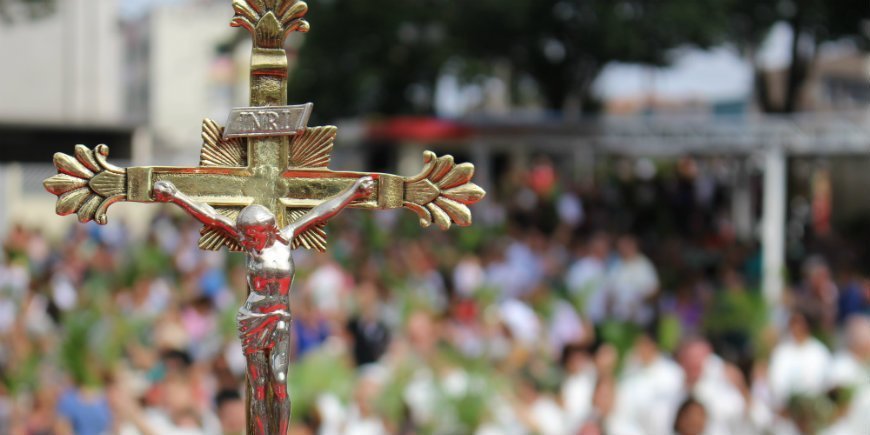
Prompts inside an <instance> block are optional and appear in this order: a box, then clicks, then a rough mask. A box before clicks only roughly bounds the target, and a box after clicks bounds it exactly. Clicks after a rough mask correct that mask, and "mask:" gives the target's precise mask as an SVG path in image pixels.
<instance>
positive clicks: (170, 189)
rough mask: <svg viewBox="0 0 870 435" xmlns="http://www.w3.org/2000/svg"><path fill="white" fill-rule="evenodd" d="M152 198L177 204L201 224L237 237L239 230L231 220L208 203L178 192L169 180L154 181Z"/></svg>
mask: <svg viewBox="0 0 870 435" xmlns="http://www.w3.org/2000/svg"><path fill="white" fill-rule="evenodd" d="M154 199H156V200H157V201H162V202H172V203H175V204H178V205H179V206H180V207H181V208H183V209H184V210H185V211H187V212H188V213H190V215H191V216H193V217H194V218H196V219H197V220H198V221H200V222H202V223H203V224H205V225H207V226H210V227H217V228H220V229H222V230H224V231H226V232H227V233H229V235H231V236H232V237H233V238H235V239H238V238H239V232H238V230H237V229H236V226H235V224H234V223H233V221H231V220H230V219H229V218H227V217H226V216H224V215H222V214H220V213H218V212H217V211H215V209H214V208H212V207H211V206H210V205H208V204H203V203H200V202H196V201H194V200H193V199H191V198H190V197H189V196H187V195H185V194H184V193H182V192H180V191H179V190H178V188H176V187H175V185H174V184H172V183H171V182H169V181H158V182H156V183H154Z"/></svg>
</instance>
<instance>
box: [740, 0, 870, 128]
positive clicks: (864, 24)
mask: <svg viewBox="0 0 870 435" xmlns="http://www.w3.org/2000/svg"><path fill="white" fill-rule="evenodd" d="M727 1H728V2H729V3H730V4H729V5H728V9H729V13H728V15H729V19H728V23H729V32H728V33H729V39H730V40H732V41H734V42H736V43H737V44H738V45H739V46H740V47H741V48H742V49H743V50H744V52H745V53H746V54H747V57H748V58H749V59H750V60H751V61H752V62H753V63H754V64H755V90H756V97H757V99H758V104H759V107H760V108H761V110H762V111H764V112H768V113H777V112H778V113H792V112H795V111H797V110H798V109H799V107H798V103H799V100H800V96H801V93H802V90H803V88H804V85H805V84H806V80H807V77H808V74H809V72H810V69H811V67H812V65H813V63H814V62H815V61H816V58H817V56H818V54H819V45H820V44H822V43H823V42H826V41H832V40H839V39H850V40H852V41H854V42H855V44H856V45H857V46H858V47H861V48H866V47H867V45H868V36H870V30H868V17H870V2H868V1H867V0H727ZM777 22H783V23H785V24H787V25H788V26H789V27H790V28H791V30H792V32H793V34H794V35H795V37H794V38H792V41H791V46H790V50H789V51H790V56H789V63H788V65H787V66H786V68H785V73H784V79H783V80H781V85H782V89H777V90H778V91H779V92H776V91H777V90H775V89H773V87H774V86H775V83H774V81H773V79H772V77H771V75H769V74H766V71H764V70H763V69H762V66H761V65H758V64H757V59H756V54H757V52H758V50H759V48H760V46H761V44H762V43H763V41H764V39H765V37H766V36H767V34H768V32H769V30H770V28H771V26H773V24H775V23H777ZM777 94H778V95H780V97H779V98H776V97H775V95H777Z"/></svg>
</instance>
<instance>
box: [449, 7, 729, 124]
mask: <svg viewBox="0 0 870 435" xmlns="http://www.w3.org/2000/svg"><path fill="white" fill-rule="evenodd" d="M454 3H455V4H456V5H455V7H454V8H453V10H451V16H450V23H451V35H452V36H454V42H455V43H454V47H455V49H456V50H457V53H459V55H461V56H463V59H461V62H463V63H465V64H471V65H468V66H477V67H478V68H480V67H481V66H483V67H485V64H487V63H488V64H492V63H493V62H495V63H499V62H507V63H508V64H509V65H510V70H511V79H510V80H511V81H512V82H513V83H512V85H514V87H516V85H517V83H518V81H519V80H523V79H527V78H531V79H532V80H533V81H534V83H535V84H536V85H537V88H538V90H539V93H540V94H541V96H542V97H543V100H544V102H545V104H546V106H547V107H548V108H549V109H552V110H554V111H559V110H562V109H564V108H565V105H566V103H570V102H572V100H573V102H574V103H575V104H577V105H579V106H580V107H583V108H589V107H590V103H591V101H590V98H589V97H590V95H589V90H590V87H591V85H592V82H593V80H594V79H595V78H596V77H597V76H598V73H599V71H600V70H601V68H602V67H603V66H604V65H605V64H606V63H608V62H610V61H626V62H640V63H646V64H652V65H662V64H665V63H666V62H667V60H668V59H667V53H668V50H669V49H672V48H675V47H677V46H680V45H686V44H694V45H699V46H707V45H710V44H712V43H715V42H719V41H720V39H721V37H722V35H723V32H724V30H725V29H726V28H727V27H726V26H725V18H726V15H725V12H726V9H725V8H724V4H723V2H722V1H716V0H655V1H653V0H620V1H614V0H509V1H507V0H476V1H474V2H454ZM474 69H475V68H472V69H471V70H472V71H473V70H474ZM515 94H516V93H515Z"/></svg>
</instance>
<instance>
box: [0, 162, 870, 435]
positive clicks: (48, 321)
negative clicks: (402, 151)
mask: <svg viewBox="0 0 870 435" xmlns="http://www.w3.org/2000/svg"><path fill="white" fill-rule="evenodd" d="M708 169H709V168H708ZM715 173H716V172H715V171H714V170H698V169H697V168H696V167H694V166H693V164H692V163H686V162H681V163H679V164H678V165H676V166H675V167H674V168H672V170H670V171H662V172H660V173H659V174H658V175H656V176H655V177H646V178H644V177H640V178H637V177H635V178H631V177H628V178H626V177H620V176H619V174H618V173H617V176H615V177H613V178H607V177H604V179H603V180H602V181H600V182H599V184H598V185H596V186H584V187H579V188H576V189H571V188H566V187H565V186H564V185H563V184H562V183H560V182H559V177H558V176H557V174H556V172H555V169H554V168H553V166H552V164H550V163H549V162H548V161H547V160H546V159H541V160H537V161H534V162H532V164H530V165H529V167H528V168H519V169H512V170H510V171H505V175H504V177H503V178H502V179H500V180H498V182H497V183H496V185H495V186H492V189H490V195H489V197H488V198H487V200H486V201H485V202H484V203H482V204H480V205H479V206H476V207H475V209H474V213H475V217H476V219H477V221H476V222H475V225H474V226H473V227H471V228H462V229H458V230H452V231H449V232H439V231H435V230H421V229H420V228H418V226H417V223H416V220H415V219H413V216H406V214H408V215H410V213H404V212H401V211H395V212H377V213H372V212H365V211H347V212H344V213H343V214H342V215H341V216H339V217H337V218H336V219H335V220H334V221H333V222H332V223H331V224H330V225H329V226H328V231H329V249H328V253H314V252H310V251H304V250H300V251H297V253H296V254H295V257H294V258H295V260H296V264H297V270H298V273H297V277H296V280H295V283H294V289H293V296H292V302H291V306H292V310H293V324H292V332H293V338H292V340H293V342H292V349H293V352H292V359H293V362H292V364H291V369H290V376H289V378H290V380H289V383H290V394H291V400H292V403H293V408H292V410H293V411H292V412H293V426H292V428H291V433H293V434H300V435H301V434H312V435H314V434H317V435H321V434H322V435H339V434H341V435H369V434H371V435H377V434H387V433H390V434H480V435H497V434H507V435H512V434H518V435H519V434H542V435H569V434H570V435H575V434H583V435H591V434H612V435H632V434H653V435H655V434H672V433H678V434H683V435H691V434H715V435H718V434H741V435H742V434H748V435H752V434H801V433H823V434H827V435H840V434H867V433H870V413H868V412H867V410H870V281H868V280H867V279H865V278H864V277H863V276H862V275H861V274H860V273H859V272H857V271H856V269H854V268H850V267H848V265H839V264H834V262H832V261H831V259H830V258H829V257H828V256H826V255H821V256H815V255H806V256H804V258H802V262H801V264H800V267H799V269H800V270H797V271H792V274H791V279H790V280H789V287H788V288H787V289H785V291H784V292H783V293H784V295H785V297H784V299H783V300H782V301H779V302H777V303H774V304H768V303H767V302H766V301H765V299H764V297H763V296H762V295H761V294H760V292H759V289H758V281H759V265H758V264H759V248H758V247H757V246H756V245H754V244H753V243H747V242H741V241H739V240H737V239H736V238H735V236H734V234H733V231H732V230H731V229H732V226H731V225H729V222H728V213H727V197H728V189H729V187H728V184H727V183H726V182H724V181H722V180H721V179H718V178H716V176H715ZM110 220H111V219H110ZM58 222H60V218H58ZM65 223H66V222H65ZM130 234H131V233H130V232H129V231H128V229H127V228H126V227H125V226H124V223H123V222H112V223H110V224H109V225H107V226H104V227H100V226H97V225H79V224H76V225H72V226H70V228H69V231H68V232H67V233H66V235H65V236H64V237H63V238H61V239H58V240H53V239H49V238H47V237H46V236H44V235H43V234H42V232H41V231H40V229H39V228H31V227H28V226H27V224H26V223H20V224H18V225H16V226H14V228H12V229H11V230H10V231H9V232H8V234H6V235H5V237H4V239H3V250H2V257H0V379H2V382H0V434H7V433H9V434H14V435H24V434H27V435H36V434H45V435H49V434H58V435H60V434H82V435H97V434H104V433H118V434H124V435H126V434H130V435H135V434H142V435H149V434H220V433H224V434H240V433H243V432H244V427H245V426H244V425H245V401H244V393H245V390H244V373H245V370H244V357H243V355H242V351H241V346H240V343H239V341H238V339H237V338H236V326H235V324H234V318H235V312H236V310H237V308H238V306H239V305H240V303H241V302H242V301H243V300H244V297H245V292H246V288H245V281H244V278H245V271H244V264H243V256H242V255H241V254H232V253H226V252H204V251H201V250H199V249H198V248H197V242H198V238H199V225H198V224H196V223H195V222H193V221H192V219H190V218H188V217H187V216H185V215H183V214H182V213H181V212H180V211H178V210H175V209H173V208H171V207H169V206H166V207H165V208H163V209H161V211H160V212H159V213H158V214H157V216H156V217H155V218H154V220H153V221H152V223H151V225H150V227H149V229H148V231H147V234H146V235H145V236H144V237H142V238H137V237H132V236H131V235H130Z"/></svg>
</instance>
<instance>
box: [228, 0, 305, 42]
mask: <svg viewBox="0 0 870 435" xmlns="http://www.w3.org/2000/svg"><path fill="white" fill-rule="evenodd" d="M233 9H234V10H235V11H236V15H235V16H234V17H233V21H232V22H231V25H232V26H233V27H243V28H245V29H247V30H248V31H249V32H251V35H254V38H255V39H256V41H257V43H258V45H259V46H260V47H263V48H279V47H281V46H282V45H283V44H284V39H285V38H286V37H287V35H289V34H290V32H294V31H298V32H303V33H305V32H307V31H308V29H309V28H310V25H309V24H308V21H305V20H304V19H302V17H304V16H305V14H307V13H308V4H306V3H305V2H303V1H299V0H233Z"/></svg>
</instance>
